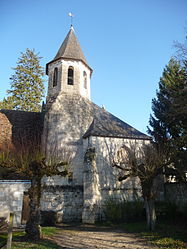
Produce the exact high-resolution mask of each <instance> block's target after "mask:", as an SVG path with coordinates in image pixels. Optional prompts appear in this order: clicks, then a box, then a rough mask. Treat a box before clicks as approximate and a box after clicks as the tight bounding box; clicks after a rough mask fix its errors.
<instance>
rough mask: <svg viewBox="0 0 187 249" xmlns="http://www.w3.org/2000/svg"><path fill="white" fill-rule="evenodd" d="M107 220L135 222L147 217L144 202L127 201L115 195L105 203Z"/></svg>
mask: <svg viewBox="0 0 187 249" xmlns="http://www.w3.org/2000/svg"><path fill="white" fill-rule="evenodd" d="M104 213H105V216H106V220H107V221H110V222H112V223H123V222H134V221H141V220H144V219H145V210H144V204H143V202H142V201H140V200H135V201H126V200H119V199H116V198H114V197H112V198H109V199H108V200H107V201H106V203H105V208H104Z"/></svg>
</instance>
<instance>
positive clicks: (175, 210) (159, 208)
mask: <svg viewBox="0 0 187 249" xmlns="http://www.w3.org/2000/svg"><path fill="white" fill-rule="evenodd" d="M155 206H156V214H157V219H158V220H159V221H163V220H165V221H169V222H173V223H175V222H176V221H177V220H180V218H181V211H180V209H179V207H178V206H177V204H176V203H174V202H171V201H157V202H156V205H155Z"/></svg>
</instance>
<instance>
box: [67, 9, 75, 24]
mask: <svg viewBox="0 0 187 249" xmlns="http://www.w3.org/2000/svg"><path fill="white" fill-rule="evenodd" d="M68 15H69V16H70V17H71V26H73V17H74V15H73V14H72V13H71V12H69V14H68Z"/></svg>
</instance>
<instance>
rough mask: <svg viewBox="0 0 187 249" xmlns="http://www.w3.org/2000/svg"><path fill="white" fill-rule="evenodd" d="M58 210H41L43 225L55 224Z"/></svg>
mask: <svg viewBox="0 0 187 249" xmlns="http://www.w3.org/2000/svg"><path fill="white" fill-rule="evenodd" d="M55 224H56V212H55V211H52V210H50V211H41V225H42V226H55Z"/></svg>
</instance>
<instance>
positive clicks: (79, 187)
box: [0, 26, 150, 223]
mask: <svg viewBox="0 0 187 249" xmlns="http://www.w3.org/2000/svg"><path fill="white" fill-rule="evenodd" d="M92 73H93V70H92V68H91V67H90V66H89V64H88V62H87V60H86V58H85V56H84V54H83V51H82V49H81V46H80V44H79V42H78V39H77V37H76V35H75V31H74V28H73V26H71V28H70V30H69V32H68V34H67V36H66V37H65V39H64V41H63V43H62V45H61V46H60V48H59V50H58V52H57V54H56V56H55V57H54V59H52V60H51V61H50V62H48V63H47V65H46V74H47V75H48V93H47V97H46V104H45V105H43V108H42V111H41V112H40V113H34V112H24V111H17V110H1V111H0V133H1V139H0V145H1V144H2V143H4V142H5V139H10V140H11V142H12V143H14V142H15V141H16V140H17V139H20V137H22V136H24V139H26V140H27V141H29V140H32V137H33V135H34V136H38V137H39V138H40V141H41V146H42V148H43V151H44V152H45V154H46V155H47V156H48V155H51V154H52V153H54V152H55V153H56V154H58V156H59V157H60V156H61V157H66V156H69V157H71V163H70V166H69V167H70V168H69V170H70V171H71V173H72V174H71V177H70V176H69V177H68V176H67V177H60V176H54V177H50V178H49V177H45V178H44V179H43V193H42V197H41V210H43V211H55V213H56V217H57V221H58V222H72V221H79V222H80V221H82V222H84V223H94V222H95V221H97V220H100V219H103V218H104V213H103V208H104V205H105V203H106V201H107V200H108V198H110V197H111V198H112V197H115V198H125V199H128V200H132V199H133V198H134V196H135V195H136V196H137V195H138V196H140V195H141V188H140V185H139V183H138V180H137V179H132V178H131V179H130V178H129V179H127V180H125V181H124V182H119V181H118V170H117V169H116V168H113V167H112V158H113V156H114V155H115V153H116V152H117V151H118V150H119V149H120V148H121V147H122V146H123V145H124V144H125V145H130V144H136V145H137V146H141V145H142V144H144V143H149V142H150V137H149V136H147V135H145V134H143V133H141V132H140V131H138V130H136V129H135V128H133V127H132V126H130V125H128V124H127V123H125V122H123V121H122V120H120V119H119V118H117V117H115V116H114V115H112V114H111V113H109V112H107V111H106V110H105V109H104V108H103V107H99V106H97V105H96V104H94V103H93V102H92V101H91V98H90V95H91V94H90V93H91V87H90V81H91V76H92ZM3 137H4V140H3ZM2 184H3V183H1V184H0V190H1V186H2ZM27 184H28V183H27ZM9 186H10V185H9ZM7 188H8V186H7ZM27 188H28V187H27ZM19 191H20V195H19V198H17V201H18V202H17V203H19V204H17V205H20V207H22V203H23V192H24V191H25V187H23V189H22V190H20V188H19ZM4 193H6V190H5V191H4ZM3 198H4V200H5V199H6V198H8V197H6V196H4V197H2V196H0V205H2V200H3ZM4 203H5V202H4ZM11 203H12V202H11ZM11 205H13V204H11ZM8 208H9V207H8V205H7V209H8ZM12 209H14V207H13V206H12ZM18 209H19V208H18ZM18 211H19V214H18V221H17V222H18V223H19V222H20V220H19V219H20V217H21V214H20V212H21V208H20V209H19V210H18ZM18 211H17V212H18Z"/></svg>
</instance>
